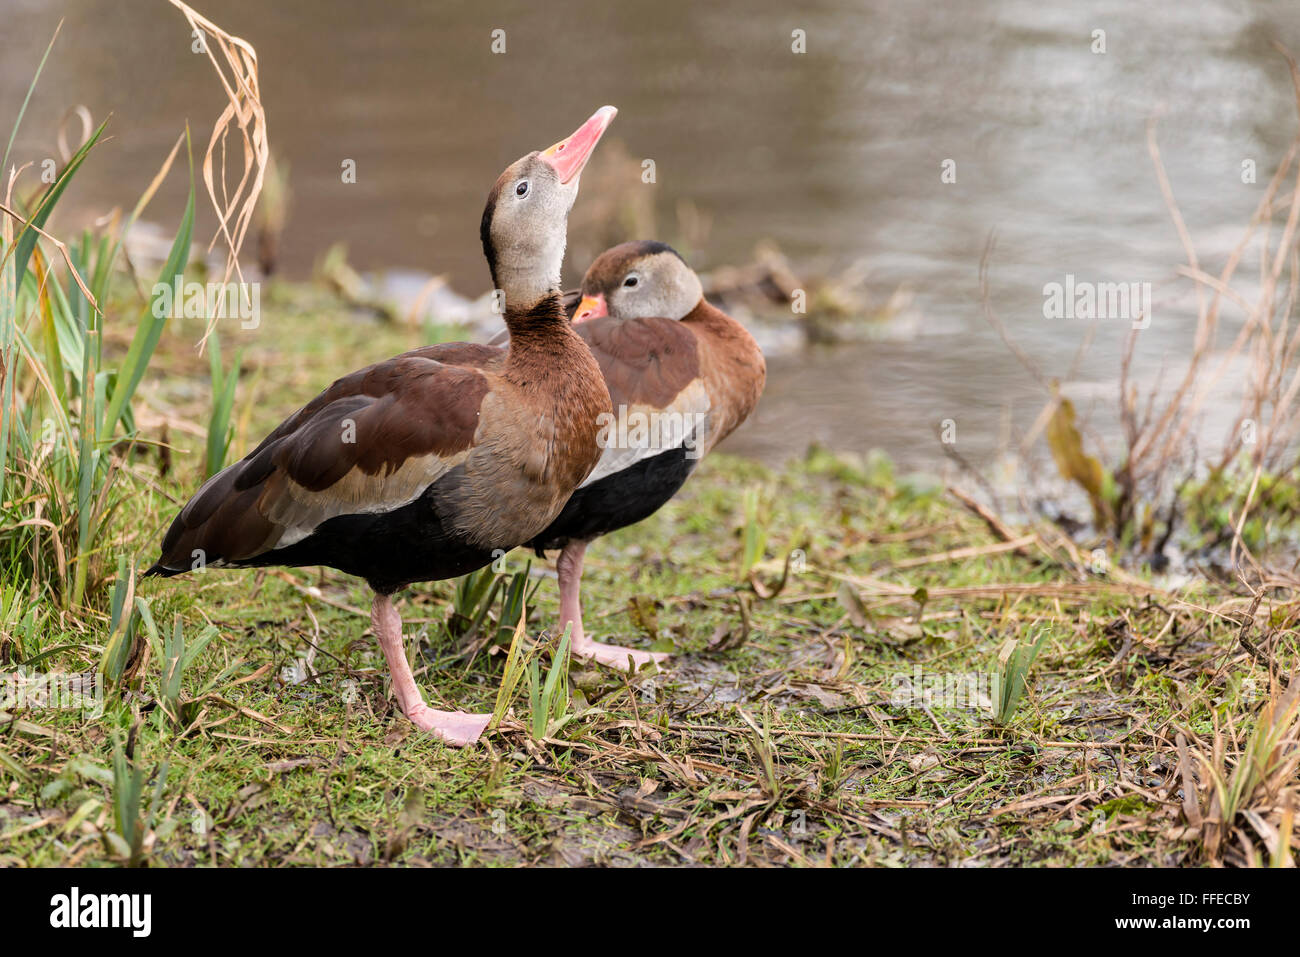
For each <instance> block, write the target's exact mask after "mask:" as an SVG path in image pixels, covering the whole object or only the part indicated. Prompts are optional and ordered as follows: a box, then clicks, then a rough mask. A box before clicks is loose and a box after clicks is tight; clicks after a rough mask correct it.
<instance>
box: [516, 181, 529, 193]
mask: <svg viewBox="0 0 1300 957" xmlns="http://www.w3.org/2000/svg"><path fill="white" fill-rule="evenodd" d="M515 195H516V196H527V195H528V180H526V179H521V180H520V181H519V185H518V186H516V187H515Z"/></svg>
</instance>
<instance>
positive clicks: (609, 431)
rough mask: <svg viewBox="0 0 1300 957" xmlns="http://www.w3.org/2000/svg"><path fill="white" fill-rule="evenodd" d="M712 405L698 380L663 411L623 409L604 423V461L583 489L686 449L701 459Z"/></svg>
mask: <svg viewBox="0 0 1300 957" xmlns="http://www.w3.org/2000/svg"><path fill="white" fill-rule="evenodd" d="M711 405H712V403H711V402H710V401H709V394H708V392H707V391H705V388H704V383H703V382H701V381H700V380H698V379H697V380H695V381H694V382H692V383H691V384H690V385H688V386H687V387H686V388H685V389H683V390H682V391H681V392H679V393H677V396H676V397H675V398H674V399H673V401H672V402H671V403H670V404H669V405H668V406H667V407H666V408H663V409H656V408H652V407H651V406H643V405H632V406H628V405H620V406H618V407H616V408H615V409H614V410H613V412H612V413H605V415H604V416H603V417H602V418H601V420H600V425H601V430H600V437H599V442H600V447H601V453H600V461H598V462H597V463H596V467H595V468H594V469H593V470H592V472H591V474H590V475H588V476H587V478H586V480H584V481H583V483H582V484H581V485H579V486H578V487H579V488H585V487H586V486H588V485H590V484H592V483H593V482H598V481H600V480H601V479H603V478H606V477H607V476H610V475H613V474H615V473H617V472H622V471H623V470H624V469H628V468H631V467H632V466H634V465H636V464H637V463H638V462H641V461H643V460H645V459H648V458H653V457H654V456H656V455H658V454H660V453H661V452H667V451H669V450H670V449H675V448H679V447H681V446H683V445H684V446H686V450H687V454H688V455H693V456H694V457H699V456H701V455H703V454H704V452H705V450H706V449H707V448H708V446H709V443H708V441H707V438H708V433H709V410H710V408H711Z"/></svg>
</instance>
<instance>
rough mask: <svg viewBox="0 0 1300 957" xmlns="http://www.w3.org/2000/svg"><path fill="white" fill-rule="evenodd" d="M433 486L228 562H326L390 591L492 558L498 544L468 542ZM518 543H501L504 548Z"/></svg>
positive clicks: (457, 573)
mask: <svg viewBox="0 0 1300 957" xmlns="http://www.w3.org/2000/svg"><path fill="white" fill-rule="evenodd" d="M433 488H434V487H433V486H431V487H430V488H429V489H426V490H425V492H424V494H423V495H421V496H420V497H419V498H418V499H416V500H415V501H414V502H411V503H410V504H409V505H403V506H402V507H401V508H397V509H394V510H393V511H391V512H381V513H378V514H373V515H366V514H357V515H339V516H337V517H335V518H331V519H328V520H327V521H324V522H322V523H321V524H320V525H318V526H316V528H315V530H314V531H313V532H312V533H311V534H310V535H308V536H307V537H306V538H304V539H302V540H301V541H299V542H295V543H294V544H292V545H288V546H286V547H284V548H276V549H273V550H272V551H269V552H265V553H263V554H261V555H258V556H256V557H254V558H249V559H245V560H242V561H233V562H230V565H231V567H236V568H253V567H259V566H263V565H286V566H291V567H292V566H302V565H328V566H329V567H330V568H337V569H338V570H339V571H342V572H347V573H348V574H349V575H356V576H357V577H359V578H364V579H365V580H366V581H367V582H368V583H369V584H370V587H371V588H373V589H374V590H375V591H377V592H379V593H380V594H391V593H392V592H395V591H397V590H398V589H401V588H405V587H406V586H407V585H410V584H412V583H414V582H425V581H439V580H441V579H444V578H457V577H459V576H461V575H467V574H469V573H470V572H472V571H474V570H476V569H479V568H482V567H483V566H484V565H487V564H490V563H491V562H492V559H493V553H494V551H496V550H497V547H498V546H493V547H484V546H482V545H477V544H473V543H470V542H467V541H466V540H465V539H464V538H463V537H462V536H460V535H458V534H456V533H455V531H453V530H451V529H449V528H448V527H447V526H445V525H444V524H443V521H442V518H441V516H440V515H439V514H438V507H437V499H436V498H435V496H434V493H433ZM518 544H519V543H518V542H504V543H502V544H501V545H500V546H499V547H500V548H501V549H502V550H506V551H508V550H509V549H511V548H513V547H515V546H516V545H518Z"/></svg>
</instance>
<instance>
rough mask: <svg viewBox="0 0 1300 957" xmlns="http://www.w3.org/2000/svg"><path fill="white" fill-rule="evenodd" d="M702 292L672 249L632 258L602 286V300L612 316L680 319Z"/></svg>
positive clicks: (620, 317) (695, 302)
mask: <svg viewBox="0 0 1300 957" xmlns="http://www.w3.org/2000/svg"><path fill="white" fill-rule="evenodd" d="M703 295H704V290H703V288H702V287H701V286H700V279H699V277H698V276H696V275H695V272H694V270H692V269H691V268H690V267H689V266H687V265H686V263H684V262H682V261H681V260H680V259H679V258H678V257H677V256H675V255H673V254H672V253H669V252H661V253H654V254H653V255H650V256H642V257H641V258H640V259H637V260H634V261H633V262H632V263H631V264H630V265H629V266H628V268H627V269H625V270H623V271H622V273H621V275H620V276H619V277H617V283H616V284H615V285H612V286H611V287H610V288H609V289H607V290H605V302H606V306H607V308H608V310H609V314H610V315H611V316H613V317H614V318H616V319H648V318H651V317H662V318H665V319H681V318H683V317H685V316H686V314H687V313H689V312H690V311H691V310H692V309H694V308H695V306H696V305H697V304H698V303H699V301H700V297H701V296H703Z"/></svg>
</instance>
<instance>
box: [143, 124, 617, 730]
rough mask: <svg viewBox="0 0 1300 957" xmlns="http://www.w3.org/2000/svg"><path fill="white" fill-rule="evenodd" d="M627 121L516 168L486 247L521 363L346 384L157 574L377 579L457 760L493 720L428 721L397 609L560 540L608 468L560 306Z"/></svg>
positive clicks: (242, 468) (494, 354) (212, 496)
mask: <svg viewBox="0 0 1300 957" xmlns="http://www.w3.org/2000/svg"><path fill="white" fill-rule="evenodd" d="M616 112H617V111H616V110H615V109H614V108H613V107H612V106H606V107H602V108H601V109H600V110H598V111H597V112H596V113H595V114H594V115H593V116H592V117H591V119H589V120H587V122H586V123H584V124H583V125H582V126H581V127H579V128H578V130H577V131H576V132H575V133H574V134H573V135H572V136H570V137H569V138H568V139H565V140H563V141H561V142H559V143H556V144H555V145H554V146H552V147H551V148H550V149H547V150H545V151H543V152H541V153H537V152H533V153H529V154H528V155H527V156H525V157H523V158H522V159H520V160H517V161H516V162H514V163H512V164H511V165H510V167H509V168H508V169H506V171H505V172H504V173H502V174H501V177H500V178H499V179H498V180H497V181H496V185H495V186H493V187H492V191H491V193H489V194H488V200H487V207H486V208H485V209H484V211H483V221H482V226H481V233H482V239H483V251H484V253H485V255H486V256H487V259H488V265H489V268H490V269H491V271H492V280H493V284H494V285H495V286H496V288H497V289H499V290H500V291H501V292H502V293H503V294H504V297H505V321H506V326H507V327H508V328H509V330H510V332H511V338H510V343H509V346H508V347H507V348H493V347H491V346H482V345H471V344H469V343H463V342H460V343H444V344H441V345H436V346H426V347H425V348H422V349H416V350H414V351H412V352H407V353H404V354H402V355H400V356H397V357H395V358H392V359H389V360H387V361H386V362H380V363H377V364H375V365H372V366H368V367H366V368H364V369H361V370H359V371H357V372H354V373H352V374H351V375H348V376H345V377H344V378H342V379H339V380H338V381H337V382H335V383H334V384H333V385H331V386H330V387H329V388H328V389H326V390H325V391H324V392H322V393H321V394H320V395H318V396H317V397H316V398H315V399H313V400H312V401H311V402H309V403H307V405H305V406H303V407H302V408H301V409H300V410H299V411H298V412H296V413H295V414H294V415H292V416H290V417H289V418H288V419H286V420H285V421H284V422H283V423H282V424H281V425H280V427H279V428H277V429H276V430H275V431H274V432H272V433H271V434H270V435H268V436H267V437H266V438H265V439H264V440H263V441H262V444H261V445H259V446H258V447H257V448H256V449H254V450H253V451H252V452H251V453H249V454H248V455H247V456H246V457H245V458H244V459H243V460H242V461H240V462H237V463H236V464H234V465H232V466H230V467H229V468H227V469H225V470H224V471H222V472H220V473H218V474H217V475H215V476H213V477H212V478H211V479H209V480H208V481H207V482H206V483H204V485H203V487H202V488H200V489H199V491H198V492H197V493H196V494H195V495H194V497H193V498H192V499H190V501H189V503H188V504H187V505H186V506H185V508H184V509H182V510H181V513H180V515H179V516H178V517H177V518H176V520H175V521H174V522H173V523H172V526H171V528H170V529H169V530H168V532H167V535H166V537H165V538H164V539H163V544H162V557H161V558H159V560H158V562H157V563H156V564H155V565H154V566H153V567H152V568H150V569H149V572H148V573H149V574H159V575H168V576H170V575H177V574H180V573H182V572H185V571H190V570H191V569H194V568H200V567H209V568H248V567H256V566H263V565H288V566H300V565H328V566H330V567H332V568H337V569H339V570H341V571H344V572H347V573H349V574H352V575H358V576H360V577H361V578H364V579H365V580H366V581H367V582H368V583H369V584H370V587H371V588H372V589H374V592H375V597H374V604H373V607H372V611H371V622H372V624H373V626H374V630H375V635H376V636H377V637H378V638H379V643H380V646H381V647H382V648H383V651H384V657H385V658H386V659H387V661H388V667H389V670H390V671H391V672H392V677H393V689H394V691H395V693H396V695H397V699H398V702H399V704H400V705H401V708H402V711H403V712H404V713H405V714H406V716H407V717H408V718H410V719H411V721H413V722H414V723H415V724H417V725H418V726H419V727H421V728H424V729H425V730H428V731H431V732H433V733H434V734H435V735H437V736H438V737H439V738H441V739H442V740H443V741H445V742H447V743H448V744H452V745H466V744H470V743H472V742H473V741H475V740H476V739H477V738H478V736H479V735H480V734H481V733H482V732H483V729H484V728H485V727H486V726H487V723H488V720H489V718H490V716H489V715H483V714H465V713H462V712H451V711H435V710H433V709H432V708H429V707H428V706H427V705H426V704H425V703H424V699H423V697H422V696H421V695H420V690H419V688H418V687H417V686H416V684H415V678H414V676H413V675H412V673H411V668H410V666H409V665H408V664H407V661H406V653H405V650H404V649H403V646H402V622H401V617H400V616H399V615H398V613H397V609H396V608H394V607H393V603H392V599H391V595H392V594H393V592H395V591H397V590H398V589H401V588H404V587H406V586H407V585H410V584H411V583H413V582H420V581H432V580H436V579H442V578H452V577H455V576H458V575H464V574H465V573H467V572H470V571H473V570H474V569H476V568H481V567H482V566H484V565H487V564H488V563H489V562H491V561H492V558H493V552H494V551H495V550H497V549H503V550H508V549H511V548H514V547H515V546H517V545H519V544H521V543H523V542H526V541H528V540H529V539H530V538H532V537H533V536H534V535H536V534H537V533H538V532H540V531H541V530H542V529H544V528H545V527H546V526H547V524H549V523H550V521H551V519H553V518H554V517H555V516H556V515H557V514H558V513H559V511H560V509H561V508H562V507H563V506H564V503H565V501H566V500H567V499H568V497H569V495H570V494H571V493H572V492H573V490H574V488H576V487H577V485H578V483H579V482H581V481H582V480H583V478H585V477H586V476H587V474H588V473H589V472H591V470H592V468H593V467H594V466H595V465H596V462H597V461H598V460H599V458H600V454H601V450H600V446H599V444H598V442H597V438H598V432H599V429H600V421H599V420H600V417H601V415H602V414H605V413H607V411H608V409H609V407H610V405H609V393H608V391H607V389H606V387H605V384H604V381H603V379H602V378H601V375H600V368H599V367H598V366H597V365H596V362H595V360H594V359H593V358H592V355H591V352H590V351H589V350H588V349H587V347H586V345H584V344H583V342H582V340H581V339H580V338H579V337H578V335H577V334H576V333H575V332H574V331H573V328H572V327H571V326H570V324H569V321H568V317H567V316H566V314H565V312H564V308H563V305H562V302H561V298H560V267H561V265H562V261H563V258H564V246H565V238H566V232H567V221H568V214H569V209H570V208H571V207H572V206H573V201H574V198H575V197H576V196H577V194H578V178H579V174H580V173H581V172H582V169H583V167H584V166H585V165H586V163H587V160H588V158H589V157H590V156H591V152H592V150H593V149H594V148H595V146H596V143H597V142H598V141H599V140H600V137H601V135H602V134H603V133H604V132H605V129H606V127H608V126H609V123H610V121H611V120H612V119H613V118H614V114H615V113H616Z"/></svg>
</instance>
